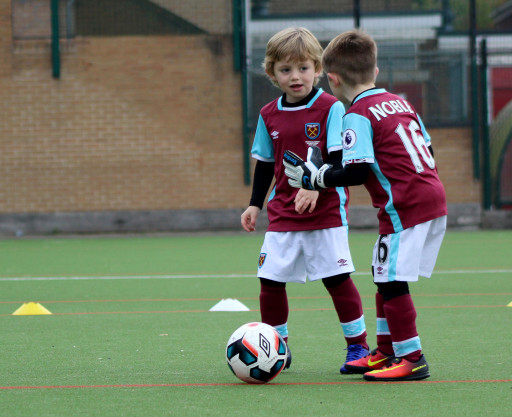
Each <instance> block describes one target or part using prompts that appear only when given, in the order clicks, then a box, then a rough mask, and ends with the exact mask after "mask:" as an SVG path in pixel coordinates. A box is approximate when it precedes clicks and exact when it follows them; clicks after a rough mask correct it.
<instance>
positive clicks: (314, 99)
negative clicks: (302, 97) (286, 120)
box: [277, 88, 324, 111]
mask: <svg viewBox="0 0 512 417" xmlns="http://www.w3.org/2000/svg"><path fill="white" fill-rule="evenodd" d="M323 92H324V90H322V89H321V88H319V89H318V92H317V93H316V94H315V96H314V97H313V98H312V99H311V100H309V102H308V104H305V105H303V106H298V107H283V96H281V97H279V99H278V100H277V109H278V110H284V111H297V110H303V109H309V108H310V107H311V106H312V105H313V103H314V102H315V101H316V99H317V98H318V97H320V95H321V94H322V93H323Z"/></svg>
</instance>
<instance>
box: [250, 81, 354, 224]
mask: <svg viewBox="0 0 512 417" xmlns="http://www.w3.org/2000/svg"><path fill="white" fill-rule="evenodd" d="M344 114H345V108H344V107H343V104H341V103H340V102H339V101H338V100H337V99H336V98H335V97H333V96H331V95H330V94H327V93H325V92H324V91H323V90H322V89H318V92H317V93H316V94H315V95H314V97H312V98H311V99H310V100H309V102H307V103H306V104H304V105H300V106H296V107H285V106H283V98H282V97H279V98H277V99H276V100H274V101H272V102H270V103H268V104H267V105H265V106H264V107H263V108H262V109H261V111H260V115H259V118H258V125H257V127H256V134H255V137H254V143H253V146H252V150H251V153H252V156H253V158H255V159H257V160H260V161H265V162H274V177H275V184H274V188H273V189H272V191H271V193H270V196H269V199H268V203H267V214H268V219H269V226H268V229H267V230H268V231H272V232H289V231H299V230H316V229H327V228H331V227H338V226H346V225H347V208H348V207H347V206H348V199H349V198H348V190H347V189H345V188H342V187H339V188H330V189H326V190H322V191H321V192H320V195H319V197H318V200H317V205H316V208H315V210H314V211H313V212H312V213H309V212H308V211H306V212H305V213H303V214H299V213H297V212H296V211H295V202H294V198H295V195H296V194H297V192H298V189H296V188H293V187H292V186H290V185H289V184H288V177H287V176H286V174H285V173H284V166H283V155H284V152H285V151H286V150H290V151H292V152H295V153H296V154H297V155H299V156H300V157H301V158H303V159H304V160H305V159H306V157H307V151H308V148H309V147H310V146H313V145H315V146H318V147H319V148H320V149H321V150H322V157H323V158H324V160H325V159H326V158H327V156H328V152H333V151H339V150H341V149H342V137H341V133H342V119H343V115H344Z"/></svg>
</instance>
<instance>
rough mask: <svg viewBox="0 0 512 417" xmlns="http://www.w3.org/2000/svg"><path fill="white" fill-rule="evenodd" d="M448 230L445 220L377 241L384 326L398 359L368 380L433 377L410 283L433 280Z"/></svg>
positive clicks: (376, 267) (367, 376)
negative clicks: (425, 351) (419, 278)
mask: <svg viewBox="0 0 512 417" xmlns="http://www.w3.org/2000/svg"><path fill="white" fill-rule="evenodd" d="M445 229H446V217H442V218H439V219H435V220H431V221H428V222H425V223H422V224H419V225H417V226H414V227H411V228H409V229H405V230H404V231H402V232H398V233H394V234H391V235H381V236H380V237H379V239H378V240H377V242H376V244H375V247H374V257H373V268H374V271H375V275H374V281H375V283H376V284H377V286H378V292H379V294H380V295H382V299H383V304H382V305H383V310H384V316H385V324H387V326H388V329H389V333H390V335H391V339H392V343H393V351H394V354H395V356H396V359H394V360H393V362H392V363H391V365H390V366H388V367H386V368H383V369H380V370H374V371H370V372H367V373H365V374H364V378H365V379H367V380H372V381H408V380H417V379H423V378H428V377H429V376H430V374H429V369H428V363H427V362H426V360H425V357H424V356H423V355H422V353H421V343H420V338H419V336H418V333H417V330H416V309H415V307H414V303H413V301H412V298H411V296H410V294H409V287H408V282H411V281H417V280H418V276H419V275H422V276H426V277H430V275H431V273H432V270H433V268H434V264H435V259H436V257H437V253H438V252H439V248H440V246H441V242H442V239H443V236H444V231H445ZM377 302H378V299H377ZM383 323H384V322H383ZM381 324H382V323H381ZM383 349H384V348H383Z"/></svg>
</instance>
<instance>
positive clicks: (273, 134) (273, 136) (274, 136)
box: [270, 130, 279, 140]
mask: <svg viewBox="0 0 512 417" xmlns="http://www.w3.org/2000/svg"><path fill="white" fill-rule="evenodd" d="M270 136H272V139H274V140H275V139H279V132H278V131H277V130H274V131H273V132H272V133H271V134H270Z"/></svg>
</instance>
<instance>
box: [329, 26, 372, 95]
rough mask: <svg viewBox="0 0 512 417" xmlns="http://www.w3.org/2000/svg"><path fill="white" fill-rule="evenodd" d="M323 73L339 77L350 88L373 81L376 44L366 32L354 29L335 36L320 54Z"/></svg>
mask: <svg viewBox="0 0 512 417" xmlns="http://www.w3.org/2000/svg"><path fill="white" fill-rule="evenodd" d="M322 64H323V67H324V70H325V72H327V73H329V72H332V73H336V74H338V75H341V77H342V78H343V80H344V81H345V82H346V83H347V84H348V85H350V86H352V87H353V86H355V85H357V84H367V83H370V82H374V81H375V76H376V74H375V69H376V68H377V44H376V43H375V41H374V40H373V38H372V37H371V36H370V35H368V34H367V33H366V32H364V31H362V30H359V29H355V30H350V31H348V32H343V33H342V34H341V35H338V36H336V37H335V38H334V39H333V40H332V41H331V42H329V45H327V47H326V48H325V51H324V53H323V54H322Z"/></svg>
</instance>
